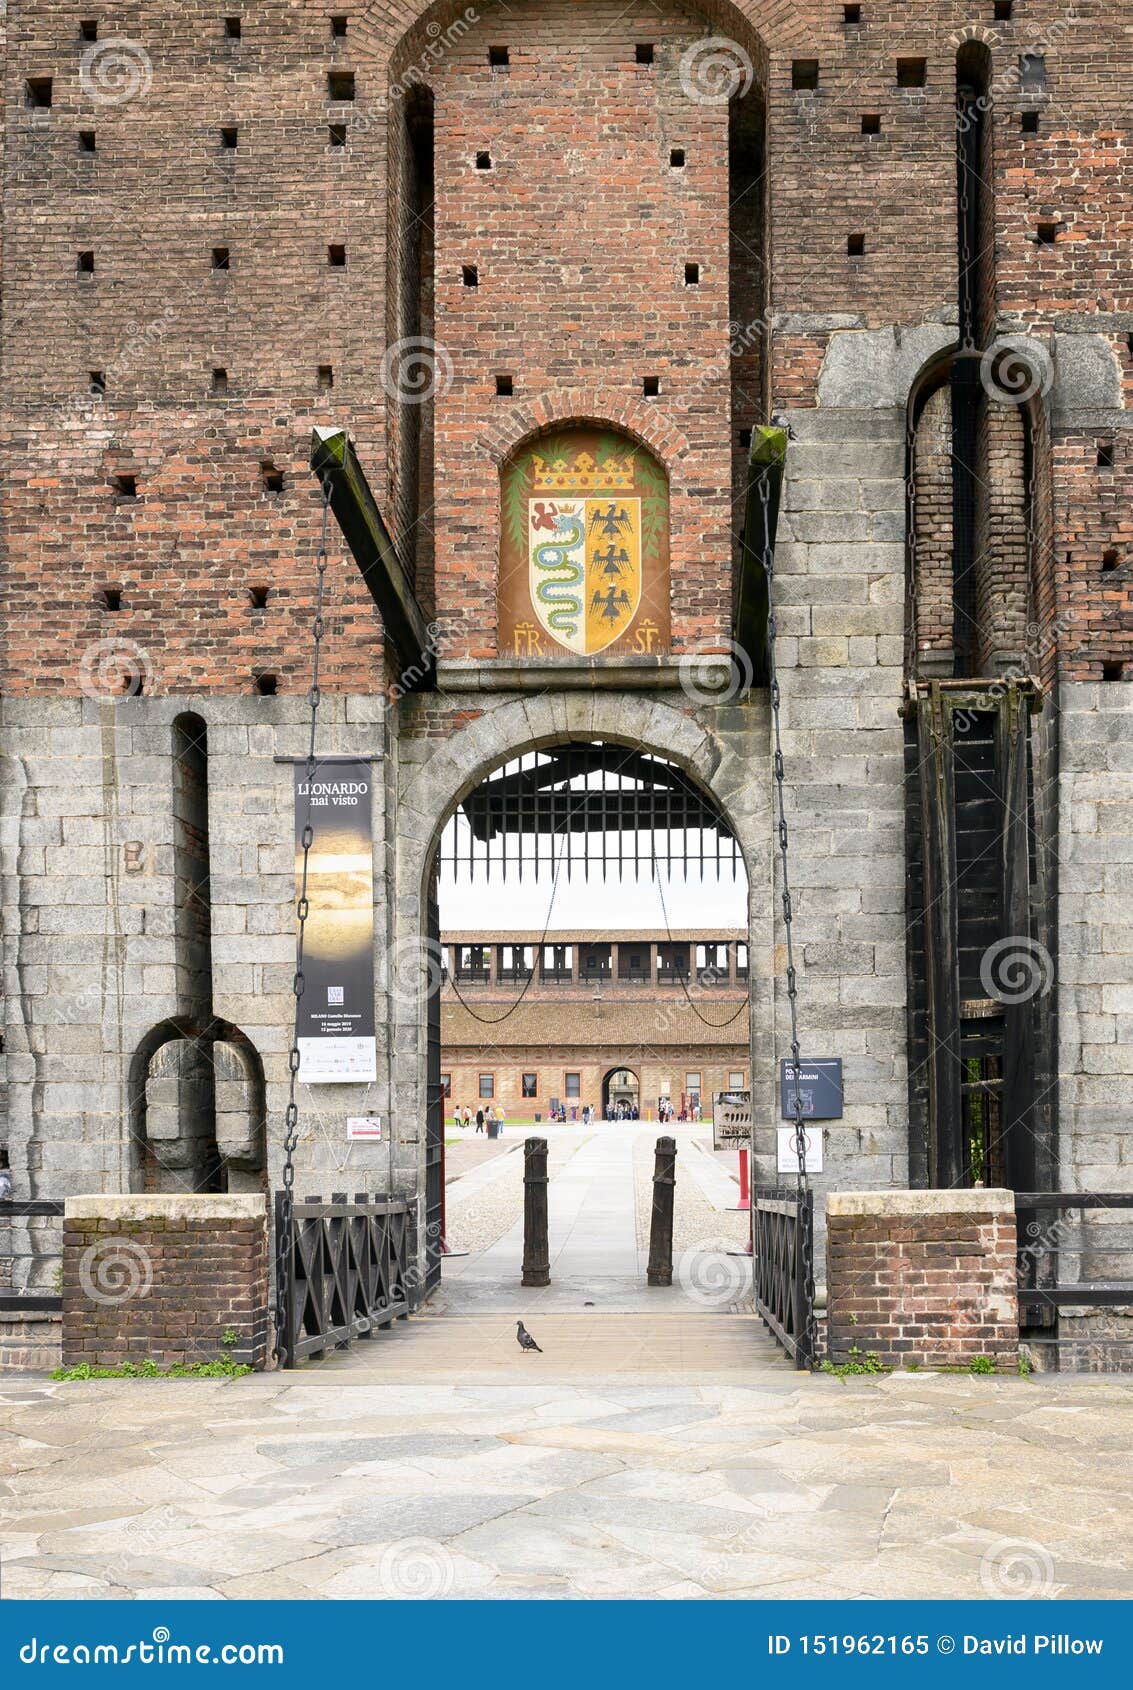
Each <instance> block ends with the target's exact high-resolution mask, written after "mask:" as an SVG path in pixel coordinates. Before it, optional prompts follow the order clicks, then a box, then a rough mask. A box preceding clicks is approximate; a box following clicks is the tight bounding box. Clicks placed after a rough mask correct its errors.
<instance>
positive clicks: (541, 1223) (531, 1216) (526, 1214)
mask: <svg viewBox="0 0 1133 1690" xmlns="http://www.w3.org/2000/svg"><path fill="white" fill-rule="evenodd" d="M522 1283H523V1284H524V1285H549V1284H550V1283H551V1240H550V1234H549V1232H548V1228H547V1140H546V1139H545V1138H527V1139H524V1141H523V1281H522Z"/></svg>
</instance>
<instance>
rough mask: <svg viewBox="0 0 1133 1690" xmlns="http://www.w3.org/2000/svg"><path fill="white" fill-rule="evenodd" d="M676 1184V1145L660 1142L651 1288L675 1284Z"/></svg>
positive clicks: (665, 1140)
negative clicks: (674, 1219) (674, 1232)
mask: <svg viewBox="0 0 1133 1690" xmlns="http://www.w3.org/2000/svg"><path fill="white" fill-rule="evenodd" d="M676 1184H677V1141H676V1139H675V1138H659V1139H658V1140H657V1148H656V1152H655V1155H654V1164H653V1214H652V1218H651V1221H650V1225H649V1266H648V1268H647V1270H646V1276H645V1277H646V1281H647V1283H648V1284H650V1285H671V1284H672V1283H673V1201H674V1198H675V1196H676Z"/></svg>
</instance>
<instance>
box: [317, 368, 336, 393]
mask: <svg viewBox="0 0 1133 1690" xmlns="http://www.w3.org/2000/svg"><path fill="white" fill-rule="evenodd" d="M315 384H316V386H317V387H318V390H319V392H320V393H329V392H330V390H331V388H332V387H333V386H334V365H333V364H320V365H319V367H318V369H317V370H316V371H315Z"/></svg>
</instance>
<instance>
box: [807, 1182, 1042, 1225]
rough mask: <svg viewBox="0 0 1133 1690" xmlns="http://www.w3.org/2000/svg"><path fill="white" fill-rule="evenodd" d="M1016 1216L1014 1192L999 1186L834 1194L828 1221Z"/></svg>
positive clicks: (830, 1195)
mask: <svg viewBox="0 0 1133 1690" xmlns="http://www.w3.org/2000/svg"><path fill="white" fill-rule="evenodd" d="M1004 1211H1007V1212H1008V1213H1010V1214H1012V1215H1014V1213H1015V1193H1014V1192H1013V1191H1005V1190H1000V1189H999V1188H998V1187H994V1186H992V1187H989V1188H986V1189H985V1188H982V1187H977V1188H976V1189H975V1190H970V1189H968V1188H967V1187H965V1188H964V1189H963V1190H959V1189H957V1190H944V1191H831V1192H829V1193H828V1194H827V1198H826V1218H827V1220H833V1219H835V1218H838V1219H842V1220H846V1219H851V1218H854V1217H857V1216H874V1217H876V1218H878V1219H887V1218H888V1219H892V1220H900V1219H903V1218H905V1217H909V1216H917V1215H1000V1214H1003V1213H1004Z"/></svg>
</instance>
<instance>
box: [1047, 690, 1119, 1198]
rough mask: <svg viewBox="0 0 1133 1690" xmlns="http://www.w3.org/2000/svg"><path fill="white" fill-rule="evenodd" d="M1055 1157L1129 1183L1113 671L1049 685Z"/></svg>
mask: <svg viewBox="0 0 1133 1690" xmlns="http://www.w3.org/2000/svg"><path fill="white" fill-rule="evenodd" d="M1059 706H1060V741H1061V744H1060V765H1061V767H1060V778H1059V804H1058V815H1059V850H1058V857H1059V866H1058V877H1059V911H1058V956H1057V959H1056V970H1057V980H1058V1014H1059V1062H1058V1066H1059V1097H1060V1116H1061V1123H1060V1135H1059V1160H1060V1174H1061V1185H1062V1187H1063V1189H1065V1190H1090V1189H1093V1190H1095V1191H1096V1190H1118V1191H1130V1190H1133V1124H1131V1121H1133V729H1131V726H1130V691H1129V688H1128V686H1127V685H1125V684H1124V683H1122V682H1120V681H1111V682H1072V683H1064V684H1063V685H1062V687H1061V688H1060V690H1059Z"/></svg>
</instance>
